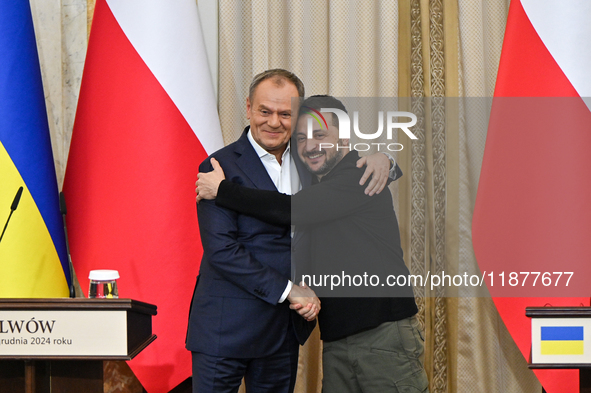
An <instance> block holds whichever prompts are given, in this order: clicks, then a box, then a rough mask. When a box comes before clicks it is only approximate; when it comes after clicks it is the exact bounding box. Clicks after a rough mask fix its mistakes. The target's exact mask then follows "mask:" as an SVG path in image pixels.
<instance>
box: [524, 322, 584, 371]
mask: <svg viewBox="0 0 591 393" xmlns="http://www.w3.org/2000/svg"><path fill="white" fill-rule="evenodd" d="M531 338H532V340H531V342H532V347H531V362H532V364H585V363H586V364H591V340H590V339H589V338H591V319H590V318H532V320H531Z"/></svg>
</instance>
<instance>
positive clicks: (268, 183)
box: [187, 127, 313, 358]
mask: <svg viewBox="0 0 591 393" xmlns="http://www.w3.org/2000/svg"><path fill="white" fill-rule="evenodd" d="M247 131H248V127H247V128H246V129H245V130H244V133H243V134H242V136H241V137H240V139H239V140H238V141H236V142H234V143H232V144H230V145H228V146H226V147H225V148H223V149H220V150H219V151H217V152H216V153H214V154H213V155H212V156H211V157H215V158H216V160H218V161H219V162H220V164H221V165H222V167H223V168H224V172H225V174H226V177H227V178H228V179H231V180H232V181H233V182H235V183H237V184H242V185H245V186H247V187H251V188H257V189H263V190H276V187H275V185H274V184H273V182H272V180H271V178H270V177H269V175H268V173H267V171H266V169H265V167H264V166H263V164H262V162H261V160H260V158H259V157H258V155H257V154H256V152H255V150H254V149H253V147H252V145H251V144H250V142H249V140H248V138H247ZM211 170H212V167H211V164H210V159H209V158H208V159H207V160H205V161H204V162H203V163H202V164H201V165H200V167H199V171H200V172H209V171H211ZM197 210H198V218H199V229H200V232H201V242H202V244H203V259H202V260H201V267H200V271H199V277H198V279H197V284H196V287H195V292H194V295H193V301H192V305H191V312H190V317H189V326H188V332H187V349H189V350H191V351H195V352H201V353H205V354H208V355H212V356H222V357H233V358H255V357H262V356H267V355H270V354H272V353H273V352H275V351H276V350H277V349H278V348H279V346H280V345H281V344H282V343H283V340H284V339H285V336H286V334H287V331H288V329H292V326H295V330H294V332H295V333H296V337H297V338H298V341H300V343H301V344H303V342H304V341H305V339H306V338H307V337H308V335H309V333H310V332H311V328H313V326H310V325H309V324H306V323H305V321H304V319H303V318H301V317H300V316H298V315H297V314H296V313H295V312H294V311H291V310H290V309H289V303H288V302H287V301H285V302H283V303H281V304H278V303H277V302H278V300H279V298H280V297H281V295H282V293H283V291H284V290H285V287H286V285H287V282H288V280H289V279H290V274H291V259H290V246H291V236H290V228H289V227H288V226H285V225H273V224H268V223H265V222H263V221H260V220H258V219H256V218H253V217H249V216H246V215H243V214H238V213H236V212H234V211H231V210H227V209H224V208H222V207H219V206H216V204H215V202H214V201H201V202H200V203H199V205H198V209H197Z"/></svg>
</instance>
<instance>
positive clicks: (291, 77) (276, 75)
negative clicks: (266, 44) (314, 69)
mask: <svg viewBox="0 0 591 393" xmlns="http://www.w3.org/2000/svg"><path fill="white" fill-rule="evenodd" d="M267 79H271V80H273V82H274V83H275V84H276V85H277V86H279V87H281V86H283V84H284V83H285V82H286V81H287V82H289V83H291V84H293V85H294V86H295V87H296V89H298V96H299V97H304V94H305V92H304V84H303V83H302V81H301V80H300V78H298V77H297V75H296V74H294V73H293V72H290V71H287V70H284V69H282V68H273V69H272V70H267V71H263V72H261V73H260V74H258V75H255V77H254V78H253V79H252V82H251V83H250V87H249V89H248V98H249V100H250V102H252V101H253V99H254V91H255V90H256V88H257V86H258V85H259V84H260V83H261V82H262V81H264V80H267Z"/></svg>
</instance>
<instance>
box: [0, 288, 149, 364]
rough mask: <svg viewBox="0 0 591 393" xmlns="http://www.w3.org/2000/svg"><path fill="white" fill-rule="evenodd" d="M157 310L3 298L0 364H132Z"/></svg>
mask: <svg viewBox="0 0 591 393" xmlns="http://www.w3.org/2000/svg"><path fill="white" fill-rule="evenodd" d="M153 315H156V306H153V305H151V304H147V303H143V302H138V301H135V300H131V299H0V359H2V358H4V359H7V358H12V359H19V358H24V359H40V358H43V359H62V358H69V359H113V360H116V359H121V360H129V359H132V358H133V357H134V356H135V355H137V354H138V353H139V352H140V351H141V350H142V349H144V348H145V347H146V346H147V345H148V344H150V343H151V342H152V341H153V340H154V339H156V336H155V335H153V334H152V316H153Z"/></svg>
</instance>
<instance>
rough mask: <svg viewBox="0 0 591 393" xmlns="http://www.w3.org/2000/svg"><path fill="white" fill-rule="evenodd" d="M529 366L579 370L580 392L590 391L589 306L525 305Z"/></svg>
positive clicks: (590, 315) (590, 318)
mask: <svg viewBox="0 0 591 393" xmlns="http://www.w3.org/2000/svg"><path fill="white" fill-rule="evenodd" d="M525 315H526V316H527V317H530V318H531V329H532V330H531V333H532V336H531V337H532V347H531V353H530V362H529V368H532V369H576V370H579V391H580V392H584V393H591V307H527V308H526V309H525Z"/></svg>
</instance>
